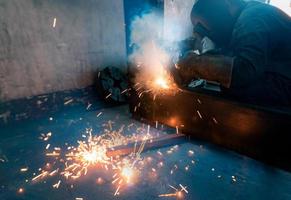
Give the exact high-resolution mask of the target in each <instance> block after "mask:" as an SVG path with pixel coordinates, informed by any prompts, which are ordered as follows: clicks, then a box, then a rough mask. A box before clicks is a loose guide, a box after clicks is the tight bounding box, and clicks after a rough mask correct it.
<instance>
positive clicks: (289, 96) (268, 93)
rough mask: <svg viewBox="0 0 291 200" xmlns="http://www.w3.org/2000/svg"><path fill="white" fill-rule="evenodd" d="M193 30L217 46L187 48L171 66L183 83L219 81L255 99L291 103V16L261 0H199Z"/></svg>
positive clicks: (232, 92) (234, 92)
mask: <svg viewBox="0 0 291 200" xmlns="http://www.w3.org/2000/svg"><path fill="white" fill-rule="evenodd" d="M191 21H192V24H193V27H194V34H195V35H196V36H197V38H198V37H199V38H209V39H210V40H211V41H213V42H214V44H215V46H216V50H215V51H208V52H206V53H203V54H201V55H197V54H195V53H193V52H189V53H188V54H186V55H185V56H184V57H183V58H181V59H180V61H179V62H178V63H177V65H176V67H175V69H173V71H172V72H173V75H174V78H175V79H176V80H182V82H181V84H185V83H189V82H190V81H191V80H192V79H195V78H201V79H206V80H209V81H216V82H218V83H220V85H221V88H222V91H223V92H224V93H226V94H227V95H230V96H232V97H235V98H237V99H240V100H244V101H247V102H251V103H258V104H268V105H276V106H278V105H279V106H290V105H291V19H290V17H289V16H288V15H287V14H285V13H283V11H281V10H279V9H277V8H275V7H273V6H270V5H268V4H264V3H260V2H255V1H252V2H245V1H243V0H198V1H197V3H195V4H194V6H193V9H192V12H191Z"/></svg>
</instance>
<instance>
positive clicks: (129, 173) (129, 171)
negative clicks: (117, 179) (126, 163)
mask: <svg viewBox="0 0 291 200" xmlns="http://www.w3.org/2000/svg"><path fill="white" fill-rule="evenodd" d="M121 175H122V176H123V177H124V178H125V179H126V181H127V183H129V182H130V180H131V179H132V177H133V175H134V172H133V169H132V168H130V167H124V168H123V169H122V171H121Z"/></svg>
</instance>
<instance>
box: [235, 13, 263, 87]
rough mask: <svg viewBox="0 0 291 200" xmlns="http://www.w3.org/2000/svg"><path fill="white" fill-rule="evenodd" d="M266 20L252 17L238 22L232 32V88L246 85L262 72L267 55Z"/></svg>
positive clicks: (250, 83) (257, 77)
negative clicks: (250, 19) (249, 19)
mask: <svg viewBox="0 0 291 200" xmlns="http://www.w3.org/2000/svg"><path fill="white" fill-rule="evenodd" d="M265 24H266V22H264V21H259V20H255V19H253V20H252V21H247V22H242V23H240V24H238V25H237V26H236V27H235V29H234V32H233V39H232V46H233V49H234V51H233V53H234V54H233V55H234V63H233V69H232V82H231V87H232V88H240V87H248V86H250V85H252V83H254V82H255V81H256V80H258V79H259V78H260V77H261V76H262V75H263V73H264V71H265V67H266V63H267V59H268V58H267V57H268V56H267V55H268V34H267V27H266V25H265Z"/></svg>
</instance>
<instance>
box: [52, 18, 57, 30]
mask: <svg viewBox="0 0 291 200" xmlns="http://www.w3.org/2000/svg"><path fill="white" fill-rule="evenodd" d="M56 23H57V18H54V22H53V28H55V27H56Z"/></svg>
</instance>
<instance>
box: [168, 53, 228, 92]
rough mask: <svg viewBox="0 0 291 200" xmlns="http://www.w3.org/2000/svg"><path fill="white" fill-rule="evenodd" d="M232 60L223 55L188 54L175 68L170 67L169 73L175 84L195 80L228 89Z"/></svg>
mask: <svg viewBox="0 0 291 200" xmlns="http://www.w3.org/2000/svg"><path fill="white" fill-rule="evenodd" d="M232 66H233V58H231V57H226V56H223V55H197V54H195V53H194V52H188V53H187V54H186V55H185V56H184V57H183V58H181V59H180V60H179V62H178V63H177V64H176V65H175V67H171V70H170V73H171V74H172V76H173V77H174V80H175V81H176V80H177V81H178V82H177V84H178V85H179V84H180V85H183V84H187V83H189V82H190V81H191V80H193V79H195V78H202V79H206V80H209V81H216V82H219V83H220V84H221V85H222V86H224V87H226V88H229V87H230V84H231V76H232Z"/></svg>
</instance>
